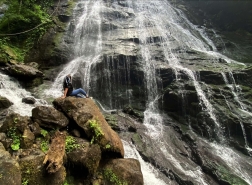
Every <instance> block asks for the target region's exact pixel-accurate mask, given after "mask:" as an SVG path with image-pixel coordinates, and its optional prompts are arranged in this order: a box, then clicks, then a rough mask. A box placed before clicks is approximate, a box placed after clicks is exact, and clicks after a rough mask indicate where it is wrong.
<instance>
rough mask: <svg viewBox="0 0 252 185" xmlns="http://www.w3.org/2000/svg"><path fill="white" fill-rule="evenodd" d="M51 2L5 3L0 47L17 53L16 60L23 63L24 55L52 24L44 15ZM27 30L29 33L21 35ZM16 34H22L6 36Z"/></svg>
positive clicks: (15, 0)
mask: <svg viewBox="0 0 252 185" xmlns="http://www.w3.org/2000/svg"><path fill="white" fill-rule="evenodd" d="M52 2H53V1H52V0H25V1H24V0H12V1H6V4H8V9H7V10H6V11H5V12H4V16H3V18H1V19H0V34H2V35H3V36H4V37H2V38H1V39H0V44H1V45H0V47H3V46H8V47H10V48H12V49H13V50H14V51H16V52H17V53H18V54H17V56H18V57H17V58H18V60H19V61H23V60H24V56H25V54H26V53H27V52H28V51H29V49H31V48H32V47H33V45H34V43H35V42H36V41H38V40H39V39H40V38H41V37H42V36H43V35H44V33H45V32H46V31H47V30H48V28H49V27H50V24H51V23H52V20H51V17H50V15H49V14H48V13H46V8H48V7H49V6H50V5H51V4H52ZM38 25H39V26H38ZM27 30H31V31H29V32H27V33H22V32H26V31H27ZM16 33H22V34H17V35H12V36H8V34H16ZM6 34H7V35H6Z"/></svg>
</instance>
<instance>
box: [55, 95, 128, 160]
mask: <svg viewBox="0 0 252 185" xmlns="http://www.w3.org/2000/svg"><path fill="white" fill-rule="evenodd" d="M53 104H54V106H55V107H56V108H57V109H60V110H62V111H63V112H64V113H65V114H67V115H68V116H69V118H70V119H73V120H74V121H75V122H76V123H77V125H78V126H79V127H81V128H82V129H83V130H84V131H85V133H86V135H87V136H88V138H89V139H91V141H94V142H96V143H97V144H99V145H100V147H101V149H102V151H103V152H110V153H113V154H115V155H118V156H119V157H123V156H124V149H123V144H122V141H121V139H120V138H119V136H118V134H117V133H116V132H115V131H114V130H112V129H111V127H110V126H109V124H108V123H107V122H106V120H105V118H104V116H103V115H102V113H101V112H100V110H99V108H98V106H97V105H96V104H95V102H94V101H93V100H92V99H89V98H76V97H67V98H65V99H62V98H58V99H55V100H54V101H53Z"/></svg>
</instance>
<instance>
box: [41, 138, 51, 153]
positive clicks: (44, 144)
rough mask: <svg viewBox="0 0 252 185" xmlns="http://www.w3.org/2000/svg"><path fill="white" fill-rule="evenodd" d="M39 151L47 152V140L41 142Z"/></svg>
mask: <svg viewBox="0 0 252 185" xmlns="http://www.w3.org/2000/svg"><path fill="white" fill-rule="evenodd" d="M40 149H41V150H42V151H43V152H47V151H48V150H49V141H47V140H42V141H41V143H40Z"/></svg>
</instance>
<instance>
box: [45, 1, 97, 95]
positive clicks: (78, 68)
mask: <svg viewBox="0 0 252 185" xmlns="http://www.w3.org/2000/svg"><path fill="white" fill-rule="evenodd" d="M101 3H102V0H100V1H92V0H88V1H79V2H78V3H77V5H76V6H75V9H74V12H73V19H72V22H71V24H69V26H68V28H69V29H68V30H69V31H70V34H71V35H72V36H73V41H74V43H73V48H72V50H73V51H74V55H75V56H74V59H73V60H72V61H70V62H69V63H68V64H67V65H66V66H65V67H64V69H63V70H62V71H61V72H60V73H59V74H58V76H57V77H56V79H55V81H54V83H53V85H52V87H51V88H50V89H49V90H48V91H45V94H47V96H53V97H59V96H61V95H62V94H63V93H62V82H63V79H64V77H65V76H66V75H67V74H71V75H72V76H73V78H75V75H76V74H77V75H78V76H80V77H81V78H82V79H81V81H82V85H83V88H84V89H85V91H86V92H87V93H89V88H90V76H91V75H90V73H91V66H92V65H93V64H94V63H96V62H98V61H99V60H100V54H101V49H102V34H101V17H100V11H101V10H100V9H101ZM73 25H75V26H73ZM72 27H75V29H74V31H73V32H72V30H71V29H70V28H72ZM76 88H79V87H76Z"/></svg>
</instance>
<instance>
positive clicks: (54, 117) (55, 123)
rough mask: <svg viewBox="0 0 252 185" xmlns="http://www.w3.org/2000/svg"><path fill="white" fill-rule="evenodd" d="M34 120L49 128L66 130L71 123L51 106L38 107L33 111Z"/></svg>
mask: <svg viewBox="0 0 252 185" xmlns="http://www.w3.org/2000/svg"><path fill="white" fill-rule="evenodd" d="M32 119H33V120H34V122H37V123H38V124H39V125H40V126H43V127H47V128H64V127H66V126H67V125H68V123H69V120H68V119H67V118H66V117H65V115H64V114H63V113H62V112H60V111H58V110H57V109H55V108H53V107H49V106H37V107H35V108H34V109H32Z"/></svg>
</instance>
